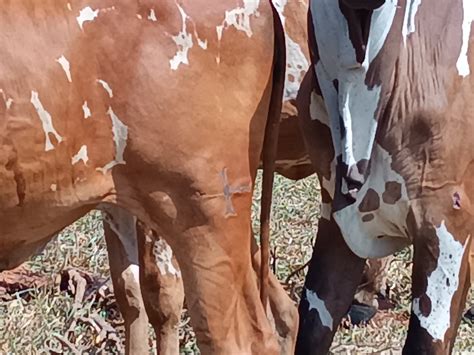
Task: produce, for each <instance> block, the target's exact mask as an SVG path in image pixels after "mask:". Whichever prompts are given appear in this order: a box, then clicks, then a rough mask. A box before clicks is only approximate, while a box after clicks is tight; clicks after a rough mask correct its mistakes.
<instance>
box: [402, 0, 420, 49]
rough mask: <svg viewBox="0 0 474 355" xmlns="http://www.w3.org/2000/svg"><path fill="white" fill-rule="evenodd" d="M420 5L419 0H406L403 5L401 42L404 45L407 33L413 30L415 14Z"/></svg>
mask: <svg viewBox="0 0 474 355" xmlns="http://www.w3.org/2000/svg"><path fill="white" fill-rule="evenodd" d="M420 5H421V0H407V4H406V5H405V17H404V19H403V27H402V36H403V43H404V44H405V45H406V44H407V37H408V35H409V34H411V33H414V32H415V29H416V28H415V16H416V13H417V11H418V8H419V7H420Z"/></svg>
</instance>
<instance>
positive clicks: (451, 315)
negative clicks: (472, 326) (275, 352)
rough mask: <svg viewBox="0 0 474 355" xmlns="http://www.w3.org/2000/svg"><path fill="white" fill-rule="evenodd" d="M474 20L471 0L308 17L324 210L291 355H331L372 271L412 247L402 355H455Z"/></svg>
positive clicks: (465, 252)
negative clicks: (369, 267) (373, 262)
mask: <svg viewBox="0 0 474 355" xmlns="http://www.w3.org/2000/svg"><path fill="white" fill-rule="evenodd" d="M473 16H474V9H473V7H472V2H471V1H463V0H450V1H443V2H439V1H435V0H423V1H406V2H405V1H401V2H397V1H376V0H366V1H352V0H344V1H339V2H329V1H322V0H321V1H320V0H316V1H313V2H312V3H311V19H312V21H311V26H309V27H310V31H309V32H310V48H311V51H312V63H313V65H314V71H315V74H316V76H317V81H316V76H315V74H314V73H313V74H311V73H309V74H308V76H307V78H306V79H305V83H304V84H303V87H304V88H305V89H302V90H301V95H300V96H299V98H298V107H299V108H300V115H301V116H302V117H311V118H313V120H311V119H306V120H305V121H304V122H303V126H304V127H305V129H304V130H303V132H304V134H305V140H306V143H307V145H308V147H309V152H310V156H311V158H312V160H313V161H314V163H315V166H316V168H317V171H318V174H319V177H320V181H321V185H322V188H323V190H322V195H323V201H324V203H325V204H326V209H325V213H324V215H323V218H322V219H321V221H320V223H319V230H318V238H317V239H316V244H315V250H314V254H313V257H312V261H311V264H310V268H309V272H308V275H307V279H306V283H305V289H304V292H303V295H302V301H301V304H300V307H299V310H300V333H299V336H298V342H297V353H299V354H308V353H315V354H323V353H326V352H327V351H328V349H329V346H330V344H331V340H332V337H333V335H334V332H335V331H336V328H337V325H338V324H339V322H340V320H341V317H342V316H343V315H344V314H345V312H346V310H347V308H348V306H349V304H350V301H351V299H352V296H353V294H354V291H355V289H356V286H357V284H358V283H359V281H360V278H361V274H362V270H363V267H364V262H365V259H366V258H369V257H382V256H385V255H389V254H392V253H393V252H395V251H397V250H399V249H401V248H403V247H405V246H407V245H409V244H413V245H414V260H413V287H412V290H413V302H412V303H413V305H412V314H411V318H410V326H409V331H408V338H407V341H406V344H405V348H404V353H407V354H446V353H450V352H451V351H452V348H453V344H454V340H455V335H456V331H457V327H458V325H459V321H460V317H461V311H462V309H463V305H464V302H465V299H466V294H467V291H468V289H469V262H468V258H469V248H470V246H469V244H470V242H471V238H470V235H471V233H472V229H473V224H472V220H473V219H472V215H473V213H474V211H473V209H472V204H471V201H472V199H473V198H474V184H473V179H472V173H473V171H474V170H473V167H474V165H473V164H472V162H473V161H474V156H473V154H474V146H473V141H472V139H470V134H472V132H474V126H473V124H474V97H473V89H472V88H473V86H474V76H473V75H472V74H471V69H472V68H474V66H473V65H474V47H473V42H474V32H472V31H471V27H472V20H473ZM311 37H312V38H311ZM322 97H324V103H323V101H322ZM326 109H327V112H328V115H327V116H326V117H325V116H324V115H322V114H321V113H322V112H324V111H325V110H326ZM303 111H306V114H305V115H303V114H302V112H303ZM342 260H343V262H341V261H342Z"/></svg>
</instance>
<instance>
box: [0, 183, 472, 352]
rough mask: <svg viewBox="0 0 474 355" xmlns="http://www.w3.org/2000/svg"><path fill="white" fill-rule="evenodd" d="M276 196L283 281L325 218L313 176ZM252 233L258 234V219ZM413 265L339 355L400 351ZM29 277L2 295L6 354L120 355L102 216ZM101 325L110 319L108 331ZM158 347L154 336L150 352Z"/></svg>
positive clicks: (402, 262)
mask: <svg viewBox="0 0 474 355" xmlns="http://www.w3.org/2000/svg"><path fill="white" fill-rule="evenodd" d="M274 196H275V201H274V206H275V208H274V209H273V220H272V223H273V228H272V229H273V231H274V232H273V235H272V249H273V252H274V256H275V259H274V268H275V271H276V274H277V276H278V278H279V279H280V280H286V278H287V277H288V275H289V274H290V273H291V272H292V271H293V270H295V269H297V268H298V267H300V266H302V265H304V263H305V262H306V261H307V260H308V258H309V257H310V255H311V246H312V244H313V241H314V235H315V230H316V228H317V217H318V216H319V210H318V205H319V190H318V188H317V180H316V179H315V178H314V177H310V178H308V179H305V180H301V181H298V182H292V181H289V180H286V179H284V178H281V177H278V178H277V181H276V187H275V195H274ZM255 197H256V199H255V202H254V216H257V215H258V214H257V213H258V198H259V191H256V194H255ZM254 227H255V228H256V230H258V228H257V227H258V225H257V223H256V219H255V218H254ZM410 260H411V250H410V249H407V250H404V251H402V252H400V253H398V254H397V255H396V258H395V260H394V261H393V263H392V264H391V276H390V279H391V289H392V293H391V295H392V298H393V300H394V301H396V303H397V307H396V308H395V309H394V310H392V311H387V312H383V313H379V314H378V315H377V317H376V318H375V319H374V320H373V321H371V322H370V324H368V325H367V326H363V327H351V328H342V327H341V328H340V329H339V331H338V333H337V335H336V338H335V341H334V343H333V346H332V351H333V352H334V353H343V354H345V353H374V352H377V353H378V352H380V351H386V353H391V352H392V351H393V352H395V353H398V352H399V351H400V349H401V346H402V344H403V339H404V337H405V335H406V327H407V319H408V315H409V309H410V305H409V299H410V279H411V276H410V268H411V262H410ZM69 269H79V270H83V271H84V272H85V273H86V278H87V279H88V285H87V288H86V294H85V296H84V301H82V304H81V305H80V307H79V306H78V305H77V303H75V300H74V293H72V292H68V290H67V287H65V285H64V284H65V283H64V275H65V274H66V273H65V272H64V270H69ZM28 271H32V272H33V273H34V274H35V275H39V278H38V280H39V281H40V282H38V285H37V286H36V287H34V286H33V287H31V288H30V289H24V287H25V286H24V287H23V289H22V290H21V291H19V292H16V293H14V294H12V295H2V294H1V293H0V298H3V300H2V301H0V329H2V331H1V332H0V353H15V354H32V353H44V352H48V353H51V352H52V353H75V352H76V351H80V352H88V353H104V352H105V353H109V352H111V353H119V352H121V350H122V346H123V345H122V344H121V342H120V340H118V339H123V323H122V320H121V318H120V315H119V313H118V311H117V306H116V304H115V300H114V298H113V293H112V291H113V290H112V289H111V286H110V281H109V272H108V261H107V252H106V250H105V242H104V239H103V231H102V225H101V221H100V216H99V214H98V213H91V214H90V215H88V216H87V217H85V218H83V219H81V220H80V221H78V222H77V223H76V224H74V225H73V226H71V227H69V228H67V229H65V230H64V231H63V232H62V233H61V235H60V236H59V237H58V238H57V239H55V240H54V241H53V242H51V243H50V244H49V245H48V246H47V247H46V248H45V250H44V251H43V253H42V254H41V255H38V256H36V257H34V258H32V260H31V261H29V262H28V263H27V264H26V266H25V273H26V272H28ZM61 273H62V274H63V276H62V277H61ZM303 277H304V271H303V272H300V273H299V274H297V275H295V276H294V277H292V278H291V279H290V282H289V286H288V287H287V289H288V291H289V292H290V294H291V296H292V297H293V299H295V300H297V299H298V294H299V292H300V290H301V286H302V282H303ZM28 280H29V279H28ZM61 281H63V282H62V285H61ZM66 286H67V285H66ZM8 298H10V299H8ZM7 299H8V300H7ZM469 299H470V301H469V303H470V304H472V303H474V293H473V292H472V290H471V293H470V296H469ZM101 319H102V320H105V322H106V323H105V325H104V324H102V321H101ZM107 324H109V325H111V326H112V327H113V329H112V328H110V327H107ZM473 327H474V325H473V324H472V323H470V324H469V323H468V322H466V321H463V323H462V324H461V327H460V330H459V335H458V339H457V342H456V351H464V352H466V353H474V336H473V333H474V330H473ZM182 328H183V330H182V332H181V341H182V352H183V353H186V354H193V353H196V352H197V348H196V345H195V340H194V337H193V334H192V330H191V328H190V326H189V318H188V317H186V314H184V315H183V327H182ZM152 342H153V334H152V332H151V331H150V345H152ZM390 349H391V350H390Z"/></svg>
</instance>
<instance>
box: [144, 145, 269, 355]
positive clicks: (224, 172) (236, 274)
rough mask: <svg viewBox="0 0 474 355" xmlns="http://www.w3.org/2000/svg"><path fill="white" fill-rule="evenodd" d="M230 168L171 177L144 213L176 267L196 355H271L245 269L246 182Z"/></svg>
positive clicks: (251, 277)
mask: <svg viewBox="0 0 474 355" xmlns="http://www.w3.org/2000/svg"><path fill="white" fill-rule="evenodd" d="M216 156H217V154H216ZM216 160H217V159H216ZM217 162H218V160H217ZM229 162H236V163H238V164H241V162H242V159H240V160H239V159H229ZM235 165H237V164H232V163H229V165H228V167H227V168H225V165H224V164H222V166H223V167H222V168H220V169H213V167H212V166H210V167H208V170H209V171H210V172H208V173H205V174H204V172H201V171H197V173H198V174H202V178H199V179H196V180H195V181H192V182H191V181H189V180H188V179H186V180H180V179H179V177H176V176H174V179H169V180H167V181H169V185H168V186H169V187H168V191H167V193H162V192H160V193H155V194H153V195H152V196H151V197H152V198H153V205H151V204H150V205H151V206H152V208H150V209H149V210H150V211H153V212H154V213H156V215H155V216H152V217H153V220H156V221H157V222H158V224H156V225H154V226H153V227H154V228H156V230H157V231H158V232H159V234H160V235H161V236H163V237H164V238H165V239H166V241H167V242H168V243H169V245H170V246H171V248H172V250H173V253H174V254H175V255H176V259H177V260H178V263H179V267H180V269H181V273H182V277H183V282H184V290H185V295H186V305H187V308H188V310H189V313H190V316H191V324H192V326H193V329H194V331H195V333H196V337H197V341H198V345H199V348H200V350H201V352H202V353H205V354H275V353H276V352H278V343H277V341H276V337H275V336H274V334H273V332H272V330H271V327H270V323H269V322H268V320H267V319H266V315H265V312H264V309H263V306H262V303H261V302H260V298H259V291H258V286H257V281H256V277H255V273H254V271H253V268H252V262H251V250H250V245H251V240H250V238H251V204H252V176H251V175H250V174H249V172H248V168H247V167H245V166H243V167H241V166H237V167H236V166H235ZM163 178H165V177H163ZM170 185H171V186H170ZM197 187H199V190H196V188H197ZM150 202H151V201H150Z"/></svg>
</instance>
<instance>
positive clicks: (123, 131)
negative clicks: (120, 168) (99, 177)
mask: <svg viewBox="0 0 474 355" xmlns="http://www.w3.org/2000/svg"><path fill="white" fill-rule="evenodd" d="M107 114H108V115H109V116H110V119H111V121H112V133H113V135H114V143H115V159H114V160H112V161H111V162H109V163H107V164H106V165H105V166H104V167H102V168H97V170H98V171H101V172H102V173H103V174H104V175H105V174H106V173H107V172H108V171H109V170H110V169H112V168H113V167H114V166H116V165H125V164H126V162H125V160H124V159H123V153H124V152H125V148H126V146H127V138H128V127H127V126H126V125H125V124H124V123H123V122H122V121H120V119H119V118H118V117H117V115H116V114H115V112H114V111H113V110H112V108H111V107H109V110H108V111H107Z"/></svg>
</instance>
